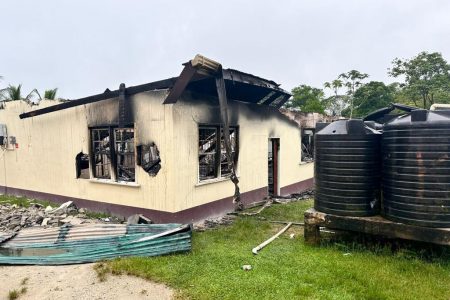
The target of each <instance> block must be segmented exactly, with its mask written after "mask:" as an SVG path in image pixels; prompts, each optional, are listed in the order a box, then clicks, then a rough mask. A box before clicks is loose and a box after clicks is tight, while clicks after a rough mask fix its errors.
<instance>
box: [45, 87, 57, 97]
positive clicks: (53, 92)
mask: <svg viewBox="0 0 450 300" xmlns="http://www.w3.org/2000/svg"><path fill="white" fill-rule="evenodd" d="M57 91H58V88H55V89H52V90H45V92H44V99H49V100H55V99H56V92H57Z"/></svg>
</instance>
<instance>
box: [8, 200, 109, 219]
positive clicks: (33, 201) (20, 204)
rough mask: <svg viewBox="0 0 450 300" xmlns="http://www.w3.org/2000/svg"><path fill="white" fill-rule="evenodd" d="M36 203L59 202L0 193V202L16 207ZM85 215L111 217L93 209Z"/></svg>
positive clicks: (48, 203)
mask: <svg viewBox="0 0 450 300" xmlns="http://www.w3.org/2000/svg"><path fill="white" fill-rule="evenodd" d="M33 203H38V204H41V205H43V206H44V207H47V206H51V207H53V208H57V207H59V206H60V205H61V204H57V203H53V202H50V201H46V200H36V199H28V198H26V197H16V196H10V195H0V204H11V205H14V204H15V205H17V206H18V207H24V208H27V207H30V205H31V204H33ZM86 216H87V217H88V218H90V219H104V218H109V217H111V214H110V213H105V212H94V211H89V210H87V211H86Z"/></svg>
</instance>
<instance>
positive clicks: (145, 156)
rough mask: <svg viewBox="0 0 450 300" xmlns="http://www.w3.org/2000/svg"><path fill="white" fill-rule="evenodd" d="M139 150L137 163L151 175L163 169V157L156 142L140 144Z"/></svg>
mask: <svg viewBox="0 0 450 300" xmlns="http://www.w3.org/2000/svg"><path fill="white" fill-rule="evenodd" d="M137 151H138V162H137V164H138V165H139V166H141V167H142V168H143V169H144V171H145V172H147V173H148V174H149V175H151V176H156V174H158V172H159V170H160V169H161V158H160V157H159V150H158V147H156V145H155V143H150V144H148V145H139V146H138V147H137Z"/></svg>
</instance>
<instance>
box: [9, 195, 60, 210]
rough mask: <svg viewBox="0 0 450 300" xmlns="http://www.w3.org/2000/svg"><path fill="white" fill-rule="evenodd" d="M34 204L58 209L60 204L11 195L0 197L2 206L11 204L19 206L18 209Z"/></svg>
mask: <svg viewBox="0 0 450 300" xmlns="http://www.w3.org/2000/svg"><path fill="white" fill-rule="evenodd" d="M32 203H38V204H41V205H43V206H49V205H50V206H53V207H58V206H59V204H55V203H52V202H50V201H45V200H36V199H28V198H25V197H16V196H9V195H0V204H11V205H14V204H15V205H17V206H18V207H25V208H26V207H29V206H30V205H31V204H32Z"/></svg>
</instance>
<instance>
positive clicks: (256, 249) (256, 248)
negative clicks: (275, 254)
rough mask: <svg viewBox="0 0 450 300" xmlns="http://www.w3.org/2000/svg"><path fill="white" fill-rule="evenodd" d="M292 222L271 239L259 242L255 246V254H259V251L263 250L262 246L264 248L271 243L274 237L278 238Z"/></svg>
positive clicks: (253, 250)
mask: <svg viewBox="0 0 450 300" xmlns="http://www.w3.org/2000/svg"><path fill="white" fill-rule="evenodd" d="M291 225H292V222H289V223H288V224H287V225H286V227H284V228H283V229H281V230H280V231H279V232H278V233H277V234H275V235H274V236H273V237H271V238H270V239H268V240H267V241H265V242H263V243H261V244H259V245H258V246H256V247H255V248H253V249H252V252H253V254H255V255H256V254H258V251H259V250H261V249H262V248H264V247H265V246H267V245H269V244H270V243H271V242H272V241H273V240H274V239H276V238H277V237H279V236H280V235H281V234H282V233H283V232H285V231H286V230H288V228H289V227H291Z"/></svg>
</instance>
